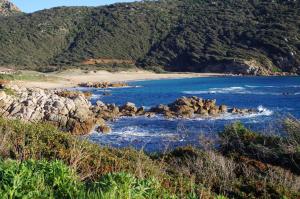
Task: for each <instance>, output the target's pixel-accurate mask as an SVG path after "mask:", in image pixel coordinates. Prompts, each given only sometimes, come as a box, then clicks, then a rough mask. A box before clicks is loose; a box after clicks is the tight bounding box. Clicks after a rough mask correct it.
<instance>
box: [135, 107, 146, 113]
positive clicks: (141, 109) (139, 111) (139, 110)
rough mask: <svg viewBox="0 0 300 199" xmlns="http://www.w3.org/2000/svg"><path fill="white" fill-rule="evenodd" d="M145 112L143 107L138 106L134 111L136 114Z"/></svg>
mask: <svg viewBox="0 0 300 199" xmlns="http://www.w3.org/2000/svg"><path fill="white" fill-rule="evenodd" d="M144 114H145V109H144V107H140V108H138V110H137V111H136V115H144Z"/></svg>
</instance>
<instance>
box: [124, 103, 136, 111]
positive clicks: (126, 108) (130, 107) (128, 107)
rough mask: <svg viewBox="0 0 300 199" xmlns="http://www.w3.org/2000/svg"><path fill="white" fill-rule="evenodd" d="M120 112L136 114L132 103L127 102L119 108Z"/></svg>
mask: <svg viewBox="0 0 300 199" xmlns="http://www.w3.org/2000/svg"><path fill="white" fill-rule="evenodd" d="M121 111H122V112H125V113H129V114H133V113H134V114H135V113H136V112H137V108H136V106H135V104H134V103H131V102H127V103H126V104H125V105H124V106H122V107H121Z"/></svg>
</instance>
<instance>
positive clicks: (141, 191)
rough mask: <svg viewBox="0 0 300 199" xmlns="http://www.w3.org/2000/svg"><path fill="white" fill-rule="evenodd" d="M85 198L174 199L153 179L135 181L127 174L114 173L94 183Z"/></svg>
mask: <svg viewBox="0 0 300 199" xmlns="http://www.w3.org/2000/svg"><path fill="white" fill-rule="evenodd" d="M91 190H93V191H92V192H90V193H89V194H88V195H87V197H88V198H90V197H91V196H92V195H95V194H97V195H98V196H100V198H132V199H144V198H149V199H152V198H166V199H167V198H175V196H172V195H170V194H169V193H168V192H167V191H166V190H165V189H164V188H162V187H161V185H160V183H159V182H158V181H157V180H155V179H143V180H140V179H137V178H136V177H134V176H133V175H131V174H128V173H115V174H107V175H105V176H103V177H102V178H101V179H100V181H99V182H97V183H94V184H93V185H92V188H91V189H90V191H91Z"/></svg>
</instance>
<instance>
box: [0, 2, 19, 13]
mask: <svg viewBox="0 0 300 199" xmlns="http://www.w3.org/2000/svg"><path fill="white" fill-rule="evenodd" d="M20 12H21V10H20V9H19V8H18V7H17V6H15V5H14V4H13V3H11V2H10V1H8V0H0V16H1V15H2V16H10V15H14V14H16V13H20Z"/></svg>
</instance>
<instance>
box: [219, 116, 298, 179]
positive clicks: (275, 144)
mask: <svg viewBox="0 0 300 199" xmlns="http://www.w3.org/2000/svg"><path fill="white" fill-rule="evenodd" d="M299 126H300V125H299V121H297V120H291V119H288V120H286V121H285V127H286V131H287V135H286V136H281V137H280V136H276V135H263V134H259V133H256V132H253V131H251V130H249V129H247V128H245V127H244V126H243V125H242V124H241V123H235V124H232V125H230V126H228V127H226V128H225V130H224V131H223V132H222V133H221V134H220V138H221V139H220V141H221V143H220V150H221V151H222V153H223V154H225V155H233V156H236V157H239V156H247V157H250V158H254V159H256V160H259V161H262V162H265V163H270V164H274V165H279V166H282V167H285V168H287V169H290V170H291V171H293V172H295V173H297V174H300V153H299V146H300V144H299V143H300V142H299V141H300V139H299V137H300V136H299V132H300V131H299V129H300V128H299Z"/></svg>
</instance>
